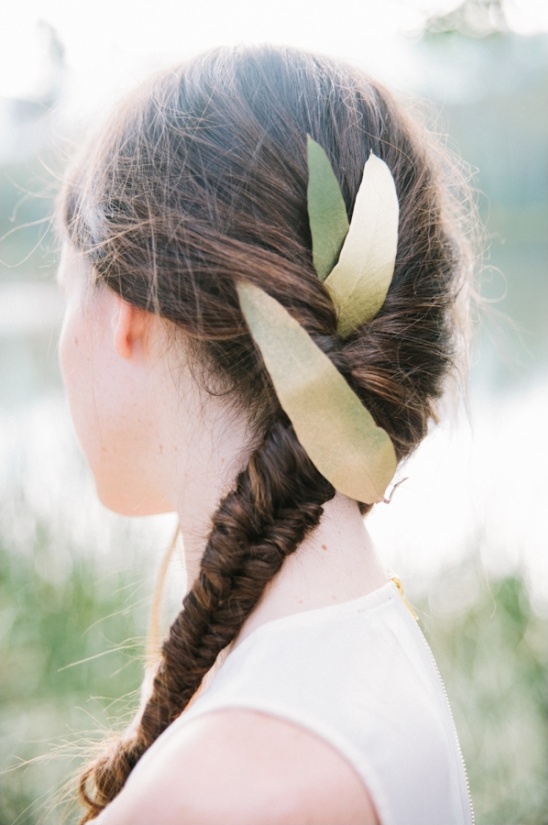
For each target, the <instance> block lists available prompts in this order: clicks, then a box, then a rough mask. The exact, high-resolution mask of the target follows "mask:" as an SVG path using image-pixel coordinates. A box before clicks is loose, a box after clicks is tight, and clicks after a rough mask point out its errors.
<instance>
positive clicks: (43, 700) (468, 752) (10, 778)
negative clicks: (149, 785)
mask: <svg viewBox="0 0 548 825" xmlns="http://www.w3.org/2000/svg"><path fill="white" fill-rule="evenodd" d="M59 550H60V539H59V537H58V536H53V535H51V534H50V532H48V528H47V525H42V526H41V527H40V526H39V528H38V530H37V531H36V535H35V542H34V544H33V547H32V548H27V549H26V551H24V552H23V551H22V550H21V548H20V547H13V546H11V547H8V545H7V541H4V542H2V540H1V537H0V569H1V571H2V573H1V581H2V591H3V599H2V622H1V627H2V647H3V653H2V662H3V665H4V673H5V674H7V678H5V679H4V685H3V688H2V697H1V698H2V706H3V719H2V723H1V731H0V732H1V734H2V740H3V768H4V770H5V769H7V768H10V767H14V766H17V765H19V767H15V769H13V770H11V771H10V772H8V773H7V774H6V775H5V776H4V777H3V778H2V779H3V781H2V791H1V801H0V825H8V824H9V825H12V823H18V825H38V823H40V825H49V823H56V824H57V823H60V822H63V821H67V822H69V821H70V822H74V821H75V820H76V813H75V809H74V806H72V807H71V806H70V805H67V804H65V803H61V802H60V799H61V796H62V792H61V791H62V788H63V786H64V784H66V780H67V778H68V777H70V776H71V775H72V774H73V773H74V772H75V771H76V769H77V768H78V766H79V765H80V764H81V763H82V760H83V759H84V756H85V753H87V751H88V742H91V741H96V740H97V738H98V736H100V734H101V731H102V730H104V729H106V727H108V725H109V724H111V725H112V724H116V723H115V722H114V721H113V720H118V723H119V722H120V720H124V721H127V719H128V718H129V714H131V712H132V710H134V708H135V704H136V701H137V697H136V692H137V691H138V688H139V685H140V680H141V673H142V653H143V636H144V628H145V625H146V614H147V612H148V601H149V596H150V592H149V591H150V589H151V584H150V573H149V571H147V572H144V571H143V565H142V564H140V563H138V562H137V561H135V560H134V562H133V563H131V562H128V569H126V570H125V571H124V572H121V571H120V570H115V569H112V566H111V565H110V564H109V563H108V562H107V561H106V560H105V558H104V557H101V556H99V557H97V558H95V557H93V556H92V555H86V554H82V553H80V554H78V555H76V556H74V557H72V558H71V557H70V556H69V557H68V558H70V563H68V564H64V565H61V566H59V565H56V564H55V559H56V556H58V555H59ZM65 550H66V548H65ZM61 555H63V556H64V557H66V554H65V552H63V553H62V554H61ZM127 557H130V554H125V553H124V550H123V548H120V553H119V557H118V559H117V561H116V565H120V564H121V563H122V562H123V560H124V558H127ZM430 594H431V595H430V598H429V600H428V601H427V602H424V603H422V604H420V605H417V607H418V609H419V613H420V617H421V626H422V627H423V629H424V630H425V632H426V635H427V636H428V638H429V640H430V642H431V645H432V647H433V650H434V653H435V655H436V658H437V660H438V664H439V667H440V670H441V672H442V675H443V677H444V680H445V683H446V687H447V691H448V694H449V696H450V698H451V702H452V706H453V711H454V715H455V719H456V722H457V727H458V729H459V733H460V738H461V743H462V747H463V751H464V754H465V758H466V762H467V765H468V771H469V778H470V784H471V789H472V795H473V798H474V803H475V808H476V817H477V823H478V825H546V823H547V822H548V818H547V815H546V811H548V784H547V782H546V779H547V765H548V752H547V742H548V737H547V735H546V734H547V727H548V726H547V716H548V710H547V695H546V668H545V659H546V656H545V654H546V621H545V619H543V618H542V617H540V616H538V615H536V614H535V613H534V612H533V610H532V608H531V604H530V601H529V598H528V592H527V589H526V587H525V585H524V583H523V581H522V580H521V579H520V578H519V577H517V576H509V577H506V578H504V579H501V580H499V581H487V580H486V579H485V578H484V576H483V574H482V571H481V567H480V565H479V563H478V562H477V561H474V560H472V561H469V562H467V563H466V564H465V565H462V566H461V567H459V568H457V569H455V570H451V571H447V573H446V575H444V577H443V580H440V581H439V582H438V583H437V585H436V586H435V587H433V588H432V589H431V591H430ZM120 697H122V698H120Z"/></svg>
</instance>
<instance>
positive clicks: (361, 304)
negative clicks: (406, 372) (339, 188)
mask: <svg viewBox="0 0 548 825" xmlns="http://www.w3.org/2000/svg"><path fill="white" fill-rule="evenodd" d="M398 221H399V204H398V197H397V194H396V186H395V184H394V178H393V177H392V174H391V172H390V170H389V168H388V166H387V165H386V163H385V162H384V161H382V160H381V159H380V158H378V157H376V156H375V155H370V156H369V160H368V161H367V163H366V164H365V167H364V170H363V178H362V182H361V184H360V188H359V190H358V194H357V197H356V202H355V204H354V212H353V214H352V220H351V222H350V228H349V230H348V234H347V235H346V238H345V240H344V243H343V246H342V249H341V252H340V255H339V260H338V261H337V263H336V265H335V266H334V268H333V270H332V271H331V273H330V274H329V276H328V278H327V279H326V280H325V282H324V283H325V286H326V288H327V289H328V290H329V292H330V294H331V297H332V299H333V303H334V304H335V307H336V309H337V313H338V319H339V322H338V331H339V334H340V335H341V336H342V337H343V338H346V337H347V336H348V335H350V333H351V332H352V331H353V330H354V329H356V327H358V326H360V325H361V324H364V323H366V322H367V321H370V320H371V319H372V318H374V317H375V315H376V314H377V313H378V311H379V309H380V308H381V306H382V305H383V303H384V301H385V299H386V294H387V292H388V289H389V287H390V284H391V282H392V276H393V275H394V266H395V262H396V251H397V246H398Z"/></svg>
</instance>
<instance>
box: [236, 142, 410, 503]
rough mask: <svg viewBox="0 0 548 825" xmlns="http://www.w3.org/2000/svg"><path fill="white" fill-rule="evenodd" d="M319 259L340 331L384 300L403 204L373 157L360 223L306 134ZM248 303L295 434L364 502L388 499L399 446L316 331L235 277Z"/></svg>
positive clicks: (320, 465) (339, 485)
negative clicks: (323, 347) (316, 338)
mask: <svg viewBox="0 0 548 825" xmlns="http://www.w3.org/2000/svg"><path fill="white" fill-rule="evenodd" d="M308 175H309V182H308V193H307V200H308V217H309V221H310V230H311V235H312V261H313V264H314V268H315V270H316V272H317V274H318V277H319V278H320V280H321V281H323V283H324V285H325V287H326V288H327V289H328V291H329V293H330V295H331V297H332V300H333V303H334V305H335V307H336V309H337V317H338V326H337V328H338V332H339V335H340V336H341V337H342V338H346V337H347V336H348V335H350V334H351V333H352V332H353V331H354V330H355V329H356V328H357V327H358V326H360V325H361V324H364V323H367V322H368V321H370V320H371V319H372V318H374V316H375V315H376V314H377V312H378V311H379V309H380V308H381V306H382V305H383V303H384V300H385V298H386V294H387V292H388V289H389V287H390V283H391V281H392V276H393V274H394V264H395V259H396V247H397V241H398V216H399V206H398V199H397V195H396V188H395V185H394V179H393V178H392V175H391V173H390V170H389V169H388V167H387V166H386V164H385V163H384V161H382V160H380V159H379V158H377V157H375V155H370V157H369V159H368V161H367V162H366V164H365V167H364V172H363V178H362V182H361V185H360V188H359V190H358V194H357V196H356V202H355V205H354V213H353V215H352V221H351V222H350V224H349V222H348V217H347V214H346V207H345V204H344V200H343V197H342V193H341V191H340V188H339V184H338V182H337V179H336V177H335V174H334V172H333V169H332V168H331V164H330V162H329V159H328V157H327V155H326V153H325V152H324V150H323V149H322V147H321V146H320V145H319V144H318V143H316V142H315V141H314V140H312V138H310V137H309V138H308ZM237 291H238V296H239V299H240V306H241V308H242V312H243V314H244V317H245V319H246V322H247V325H248V327H249V330H250V332H251V335H252V337H253V340H254V341H255V344H256V345H257V347H258V349H259V351H260V353H261V356H262V358H263V361H264V364H265V366H266V369H267V371H268V373H269V375H270V378H271V381H272V384H273V386H274V389H275V391H276V394H277V396H278V400H279V402H280V404H281V406H282V408H283V410H284V411H285V413H286V414H287V416H288V417H289V419H290V421H291V423H292V424H293V428H294V430H295V433H296V436H297V438H298V439H299V441H300V443H301V444H302V446H303V447H304V449H305V450H306V452H307V453H308V455H309V457H310V459H311V461H312V462H313V464H314V465H315V466H316V468H317V469H318V470H319V472H320V473H321V474H322V475H323V476H324V477H325V478H326V479H327V480H328V481H330V482H331V484H332V485H333V486H334V487H335V489H336V490H338V491H339V492H341V493H343V494H344V495H347V496H349V497H350V498H353V499H355V500H356V501H363V502H364V503H366V504H373V503H374V502H377V501H382V500H383V499H384V495H385V491H386V488H387V487H388V485H389V483H390V481H391V480H392V478H393V476H394V473H395V471H396V465H397V459H396V453H395V450H394V445H393V444H392V441H391V440H390V437H389V436H388V434H387V433H386V432H385V430H383V429H382V428H381V427H377V425H376V424H375V421H374V419H373V417H372V415H371V413H370V412H369V410H368V409H367V408H366V407H365V406H364V405H363V404H362V402H361V401H360V399H359V398H358V396H357V395H356V393H355V392H354V391H353V390H352V389H351V387H350V386H349V385H348V383H347V382H346V381H345V379H344V378H343V376H342V375H341V374H340V372H339V371H338V370H337V368H336V367H335V366H334V364H333V363H332V362H331V361H330V359H329V358H328V357H327V355H325V353H324V352H323V351H322V350H321V349H320V348H319V347H318V346H317V344H316V343H314V341H313V340H312V338H311V337H310V335H309V334H308V332H307V331H306V330H305V329H304V328H303V327H302V326H301V325H300V324H299V323H298V321H296V320H295V318H293V317H292V316H291V315H290V314H289V312H288V311H287V310H286V309H285V308H284V307H283V306H282V305H281V304H280V303H279V302H278V301H276V299H275V298H273V297H272V296H270V295H268V294H267V293H266V292H264V290H262V289H260V287H257V286H254V285H252V284H249V283H244V282H240V283H238V284H237Z"/></svg>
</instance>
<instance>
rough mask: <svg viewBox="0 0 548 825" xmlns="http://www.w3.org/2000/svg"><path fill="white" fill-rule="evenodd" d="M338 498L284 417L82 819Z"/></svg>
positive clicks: (173, 712)
mask: <svg viewBox="0 0 548 825" xmlns="http://www.w3.org/2000/svg"><path fill="white" fill-rule="evenodd" d="M334 494H335V490H334V488H333V486H332V485H331V484H330V483H329V482H328V481H326V480H325V479H324V478H323V476H322V475H320V473H319V472H318V471H317V470H316V468H315V467H314V465H313V464H312V462H311V461H310V459H309V458H308V456H307V454H306V453H305V451H304V449H303V448H302V447H301V445H300V443H299V442H298V440H297V438H296V436H295V433H294V430H293V427H292V425H291V424H290V422H289V421H288V420H287V418H286V417H285V415H283V414H280V415H279V417H278V418H277V419H276V420H275V421H274V422H273V423H272V424H271V425H270V426H269V427H268V429H267V431H266V434H265V436H264V439H263V441H262V443H261V444H260V445H259V447H258V448H257V449H256V450H255V451H254V452H253V453H252V455H251V457H250V459H249V462H248V464H247V466H246V467H245V469H244V470H243V471H242V472H241V473H240V474H239V476H238V478H237V481H236V486H235V488H234V489H233V490H232V491H231V492H230V493H229V494H228V495H227V496H226V497H225V498H224V499H223V501H222V502H221V504H220V505H219V508H218V509H217V512H216V513H215V515H214V517H213V527H212V530H211V533H210V535H209V538H208V541H207V545H206V548H205V551H204V554H203V557H202V559H201V563H200V570H199V573H198V576H197V578H196V581H195V582H194V584H193V586H192V588H191V590H190V591H189V592H188V594H187V595H186V596H185V598H184V600H183V609H182V610H181V611H180V613H179V614H178V616H177V617H176V619H175V621H174V622H173V624H172V625H171V628H170V631H169V635H168V637H167V638H166V640H165V641H164V643H163V646H162V655H161V661H160V664H159V666H158V669H157V672H156V675H155V678H154V683H153V689H152V693H151V696H150V698H149V700H148V702H147V704H146V706H145V708H144V710H143V712H142V715H141V717H140V719H139V723H138V727H137V730H136V731H135V732H132V733H131V734H130V735H129V736H122V737H121V738H120V740H119V741H118V742H117V743H116V744H113V745H112V746H111V748H110V749H109V751H108V752H107V753H106V754H105V755H103V756H101V757H99V758H98V759H97V760H96V762H95V763H93V764H92V765H90V766H89V767H88V769H87V770H86V772H85V773H84V774H83V776H82V777H81V781H80V797H81V800H82V802H83V803H84V804H85V805H86V806H87V808H88V810H87V812H86V814H85V816H84V817H83V819H82V820H81V823H82V824H83V823H85V822H88V821H89V820H90V819H91V818H93V817H94V816H96V815H97V814H98V813H100V811H101V810H102V809H103V808H104V807H105V806H106V805H107V804H108V803H109V802H111V801H112V800H113V799H114V798H115V797H116V796H117V795H118V794H119V793H120V791H121V790H122V788H123V786H124V784H125V782H126V780H127V778H128V776H129V774H130V773H131V771H132V770H133V768H134V767H135V765H136V764H137V762H138V761H139V759H140V758H141V756H142V755H143V754H144V753H145V751H146V750H147V748H149V747H150V745H151V744H152V743H153V742H154V741H155V740H156V739H157V738H158V736H159V735H160V734H161V733H162V731H164V730H165V729H166V728H167V727H168V725H170V724H171V722H173V721H174V720H175V719H176V718H177V717H178V716H179V715H180V714H181V713H182V711H183V710H184V709H185V707H186V706H187V705H188V703H189V702H190V700H191V698H192V697H193V696H194V694H195V693H196V691H197V690H198V689H199V687H200V684H201V682H202V680H203V678H204V676H205V675H206V673H207V672H208V671H209V670H210V669H211V668H212V667H213V665H214V663H215V660H216V659H217V656H218V655H219V653H220V652H221V651H222V650H223V649H224V648H226V647H227V645H229V644H230V643H231V642H232V641H234V639H235V638H236V637H237V635H238V633H239V632H240V630H241V628H242V626H243V624H244V622H245V620H246V619H247V618H248V616H249V615H250V613H251V612H252V611H253V609H254V608H255V607H256V605H257V603H258V601H259V599H260V598H261V596H262V595H263V592H264V590H265V587H266V585H267V584H268V583H269V582H270V581H271V580H272V579H273V578H274V576H275V575H276V574H277V573H278V571H279V570H280V568H281V566H282V564H283V562H284V560H285V558H286V557H287V556H289V555H291V553H293V552H294V551H295V550H296V548H297V547H298V546H299V544H300V543H301V542H302V541H303V539H304V538H305V536H306V535H307V534H308V533H309V532H310V530H312V529H313V528H314V527H315V526H316V525H317V524H318V522H319V520H320V517H321V515H322V512H323V508H322V505H323V504H324V503H325V502H326V501H328V500H329V499H331V498H332V497H333V496H334Z"/></svg>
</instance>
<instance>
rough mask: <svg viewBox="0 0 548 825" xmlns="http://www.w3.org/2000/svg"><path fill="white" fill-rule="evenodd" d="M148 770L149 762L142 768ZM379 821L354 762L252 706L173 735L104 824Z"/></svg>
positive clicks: (336, 824)
mask: <svg viewBox="0 0 548 825" xmlns="http://www.w3.org/2000/svg"><path fill="white" fill-rule="evenodd" d="M143 767H144V766H143ZM151 822H154V823H155V825H187V823H188V825H219V822H223V825H242V822H253V823H254V825H303V824H304V823H309V825H378V823H379V820H378V818H377V816H376V814H375V809H374V807H373V804H372V802H371V799H370V797H369V794H368V793H367V790H366V789H365V787H364V785H363V783H362V781H361V779H360V778H359V776H358V775H357V774H356V772H355V771H354V769H353V768H352V767H351V766H350V764H349V763H348V762H347V761H346V760H345V759H344V758H343V757H342V756H341V755H340V754H339V753H338V752H337V751H335V750H334V749H333V748H331V747H330V746H329V745H328V744H327V743H325V742H324V741H323V740H321V739H319V738H318V737H316V736H314V735H313V734H311V733H308V732H307V731H305V730H303V729H301V728H299V727H297V726H295V725H292V724H290V723H288V722H285V721H283V720H281V719H278V718H275V717H272V716H268V715H265V714H262V713H257V712H255V711H249V710H223V711H216V712H214V713H210V714H205V715H204V716H201V717H199V718H197V719H195V720H193V721H192V722H189V723H188V724H187V725H185V726H184V727H182V728H181V729H180V731H179V732H177V734H175V735H172V736H171V737H168V738H167V741H166V742H165V744H163V745H162V746H161V747H159V748H158V750H157V753H155V754H154V757H153V758H151V759H150V762H149V763H148V765H147V766H146V771H145V770H143V771H139V770H138V768H137V769H136V775H135V776H134V777H133V779H132V780H130V782H129V783H128V785H127V787H126V788H125V789H124V791H123V792H122V793H121V794H120V796H119V797H118V798H117V799H116V800H115V801H114V802H113V803H112V804H111V805H110V806H109V807H108V808H107V810H106V811H105V813H104V820H103V818H101V825H150V823H151Z"/></svg>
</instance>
